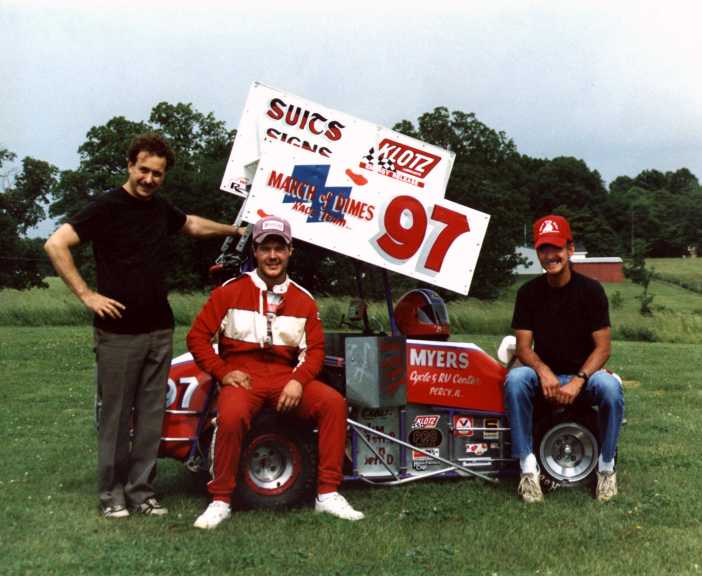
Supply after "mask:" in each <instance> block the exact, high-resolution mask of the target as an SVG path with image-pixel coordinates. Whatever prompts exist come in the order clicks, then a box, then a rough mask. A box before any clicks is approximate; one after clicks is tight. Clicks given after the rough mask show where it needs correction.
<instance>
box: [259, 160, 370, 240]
mask: <svg viewBox="0 0 702 576" xmlns="http://www.w3.org/2000/svg"><path fill="white" fill-rule="evenodd" d="M329 168H330V166H329V165H328V164H315V165H302V166H295V168H294V169H293V173H292V174H285V173H284V172H279V171H277V170H271V171H270V173H269V174H268V179H267V181H266V183H267V185H268V187H269V188H275V189H276V190H280V191H281V192H283V193H284V195H283V203H284V204H292V205H293V206H292V209H293V210H297V211H299V212H302V213H304V214H307V222H330V223H332V224H337V225H339V226H342V227H345V226H346V221H347V218H357V219H360V220H366V221H369V220H372V219H373V217H374V216H375V212H376V206H375V205H373V204H368V203H366V202H363V201H361V200H357V199H356V198H352V197H351V191H352V189H353V187H352V186H327V178H328V176H329ZM347 176H348V174H347ZM354 176H356V175H355V174H354Z"/></svg>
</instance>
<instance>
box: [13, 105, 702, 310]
mask: <svg viewBox="0 0 702 576" xmlns="http://www.w3.org/2000/svg"><path fill="white" fill-rule="evenodd" d="M393 128H394V129H395V130H397V131H399V132H402V133H404V134H407V135H409V136H413V137H415V138H418V139H420V140H423V141H425V142H429V143H431V144H435V145H437V146H441V147H443V148H447V149H449V150H452V151H453V152H455V153H456V160H455V163H454V168H453V172H452V174H451V179H450V181H449V184H448V188H447V192H446V198H447V199H449V200H452V201H455V202H458V203H460V204H464V205H466V206H469V207H471V208H474V209H476V210H481V211H483V212H486V213H488V214H490V215H491V220H490V226H489V227H488V231H487V235H486V238H485V242H484V244H483V248H482V251H481V254H480V258H479V260H478V265H477V268H476V271H475V274H474V277H473V284H472V287H471V296H475V297H478V298H494V297H496V296H497V295H498V294H499V292H500V290H502V289H503V288H505V287H506V286H509V285H510V284H511V283H512V281H513V279H514V278H513V276H512V270H513V268H514V266H515V265H516V264H518V257H517V256H516V254H515V252H514V249H515V247H516V246H517V245H520V244H522V243H524V240H525V236H526V239H527V241H530V236H531V229H530V224H531V222H532V221H533V220H535V219H536V218H537V217H539V216H541V215H543V214H546V213H550V212H553V213H558V214H562V215H564V216H566V217H567V218H569V220H570V222H571V225H572V228H573V234H574V235H575V238H576V242H578V244H582V245H584V247H585V248H586V249H587V251H588V254H589V255H590V256H622V257H628V256H631V255H632V254H634V253H637V254H639V255H641V254H643V255H644V256H647V257H656V256H667V257H674V256H683V255H687V254H688V252H689V251H690V250H696V251H697V252H699V253H702V241H701V240H700V234H699V230H700V229H702V188H701V187H700V183H699V181H698V179H697V177H696V176H695V175H694V174H692V173H691V172H690V171H689V170H688V169H687V168H680V169H678V170H676V171H675V172H660V171H658V170H655V169H651V170H645V171H643V172H641V173H640V174H639V175H637V176H635V177H629V176H619V177H617V178H615V179H614V180H613V181H612V182H611V183H610V185H609V187H608V188H607V187H605V185H604V182H603V180H602V177H601V176H600V174H599V173H598V172H597V170H591V169H590V168H589V167H588V166H587V164H586V163H585V162H584V161H582V160H579V159H577V158H573V157H567V156H562V157H557V158H552V159H541V158H532V157H529V156H527V155H524V154H520V153H519V151H518V149H517V146H516V145H515V143H514V141H513V140H512V139H511V138H509V137H508V136H507V135H506V134H505V133H504V132H501V131H496V130H494V129H492V128H490V127H489V126H487V125H485V124H484V123H482V122H480V121H479V120H478V118H477V117H476V116H475V114H472V113H466V112H461V111H449V110H448V109H447V108H444V107H438V108H435V109H434V110H433V111H431V112H427V113H425V114H422V115H421V116H420V117H419V118H418V119H417V121H416V123H412V122H411V121H408V120H403V121H401V122H399V123H397V124H396V125H395V126H394V127H393ZM146 131H156V132H159V133H161V134H163V135H164V136H165V137H166V138H167V139H168V140H169V142H170V143H171V145H172V147H173V149H174V151H175V153H176V159H177V160H176V165H175V166H174V167H173V168H172V169H171V170H170V171H169V174H168V177H167V178H166V181H165V184H164V185H163V187H162V189H161V191H160V192H159V193H160V194H163V195H164V196H165V197H166V198H168V199H169V200H170V201H171V202H173V203H174V204H175V205H176V206H178V207H180V208H181V209H182V210H184V211H185V212H190V213H195V214H199V215H202V216H205V217H208V218H212V219H215V220H219V221H228V222H231V221H232V220H233V219H234V217H235V215H236V213H237V211H238V209H239V203H240V202H241V200H240V199H238V198H236V197H234V196H232V195H230V194H226V193H223V192H219V191H218V189H219V183H220V181H221V178H222V174H223V173H224V168H225V165H226V162H227V159H228V157H229V151H230V148H231V144H232V142H233V140H234V137H235V135H236V131H235V130H230V129H228V128H227V127H226V125H225V123H224V122H222V121H220V120H217V119H216V118H215V117H214V115H213V114H212V113H209V114H203V113H201V112H199V111H197V110H196V109H195V108H193V106H192V104H183V103H178V104H175V105H173V104H169V103H167V102H160V103H159V104H157V105H156V106H154V108H153V109H152V111H151V114H150V116H149V119H148V120H147V121H132V120H128V119H126V118H124V117H123V116H116V117H114V118H112V119H111V120H109V121H108V122H107V123H106V124H104V125H102V126H95V127H93V128H91V129H90V130H89V131H88V133H87V135H86V140H85V142H84V143H83V144H82V145H81V146H80V147H79V148H78V153H79V158H80V160H79V165H78V167H77V168H76V169H72V170H59V169H58V168H56V167H55V166H52V165H51V164H49V163H47V162H45V161H42V160H37V159H34V158H29V157H27V158H24V159H23V160H22V163H21V167H20V168H19V169H18V171H17V173H16V174H15V175H14V177H12V178H11V177H10V175H9V174H8V173H7V172H3V171H2V170H3V169H5V170H6V167H7V165H8V163H11V162H13V161H14V160H15V156H14V154H13V153H12V152H11V151H9V150H6V149H4V148H2V147H0V177H3V190H2V192H1V193H0V258H1V259H2V267H1V269H0V287H11V288H18V289H23V288H29V287H32V286H41V285H42V279H43V277H44V276H45V275H47V274H48V273H50V272H49V271H50V269H49V268H48V266H47V262H46V259H45V258H44V254H43V251H42V250H41V244H42V240H41V239H28V238H26V237H25V234H26V232H27V230H29V229H30V228H32V227H33V226H35V225H36V224H37V223H38V222H40V221H41V220H43V219H44V218H46V217H47V216H49V217H51V218H55V219H57V220H58V222H64V221H65V220H66V219H68V218H70V217H71V216H72V215H73V214H75V213H76V212H77V211H78V210H80V209H81V208H82V207H83V206H85V204H86V203H87V202H89V201H90V200H92V199H93V198H95V197H96V196H97V195H99V194H101V193H102V192H103V191H105V190H108V189H110V188H113V187H115V186H119V185H121V184H123V183H124V181H125V179H126V151H127V148H128V146H129V143H130V141H131V139H132V138H133V137H134V136H135V135H136V134H140V133H143V132H146ZM45 207H48V208H45ZM525 231H526V234H525ZM219 248H220V242H219V241H218V240H212V241H201V242H192V241H189V240H187V239H185V238H180V237H176V239H175V241H174V242H173V243H172V254H171V261H170V265H171V269H172V273H171V274H170V282H171V287H172V288H175V289H180V290H196V289H201V288H203V287H204V286H205V285H207V283H208V269H209V267H210V265H211V264H212V262H213V261H214V259H215V257H216V256H217V254H218V253H219ZM87 250H89V248H87V247H82V248H81V249H80V250H78V251H77V254H76V261H77V264H78V266H79V268H80V270H81V272H82V273H83V274H85V275H86V277H87V278H88V279H92V278H93V276H94V270H92V269H91V266H92V258H91V257H90V255H89V254H88V252H87ZM301 250H303V253H305V254H306V256H305V258H297V259H293V260H294V262H293V269H292V274H293V276H294V277H296V278H297V279H299V280H300V281H301V282H302V283H303V285H305V286H306V287H308V288H309V289H310V290H312V291H313V292H315V293H318V294H322V293H326V294H341V295H344V294H353V293H355V289H356V288H355V279H354V272H355V270H354V267H356V268H358V267H360V268H361V272H363V271H364V265H363V264H359V263H354V262H352V261H351V260H350V259H349V258H343V257H340V256H338V255H336V254H334V253H331V252H328V251H326V250H324V249H322V248H319V247H317V246H311V245H305V246H304V247H301ZM366 272H369V274H367V275H368V276H369V284H368V287H367V290H368V292H367V295H368V296H377V295H379V294H381V293H382V281H381V280H382V279H381V278H380V277H379V276H378V275H377V274H376V275H373V274H370V270H367V271H366ZM394 285H395V286H396V287H399V288H402V287H409V286H410V285H412V281H411V280H410V279H406V278H404V277H400V276H397V278H396V279H394ZM443 293H444V295H446V296H448V297H451V294H450V293H447V292H443Z"/></svg>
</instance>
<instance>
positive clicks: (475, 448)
mask: <svg viewBox="0 0 702 576" xmlns="http://www.w3.org/2000/svg"><path fill="white" fill-rule="evenodd" d="M487 451H488V446H487V444H486V443H485V442H470V443H468V444H466V454H475V455H476V456H482V455H483V454H485V452H487Z"/></svg>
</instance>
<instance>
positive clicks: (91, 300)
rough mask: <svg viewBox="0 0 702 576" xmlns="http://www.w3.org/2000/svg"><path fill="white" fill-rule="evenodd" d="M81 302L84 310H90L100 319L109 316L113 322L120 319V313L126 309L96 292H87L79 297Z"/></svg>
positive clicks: (119, 303)
mask: <svg viewBox="0 0 702 576" xmlns="http://www.w3.org/2000/svg"><path fill="white" fill-rule="evenodd" d="M81 301H82V302H83V304H84V305H85V307H86V308H88V309H90V310H92V311H93V312H95V314H97V315H98V316H100V318H105V316H109V317H110V318H114V319H115V320H116V319H118V318H121V317H122V311H123V310H126V309H127V307H126V306H125V305H124V304H122V303H121V302H117V300H113V299H112V298H108V297H107V296H103V295H102V294H98V293H97V292H93V291H92V290H91V291H89V292H88V293H87V294H85V295H84V296H81Z"/></svg>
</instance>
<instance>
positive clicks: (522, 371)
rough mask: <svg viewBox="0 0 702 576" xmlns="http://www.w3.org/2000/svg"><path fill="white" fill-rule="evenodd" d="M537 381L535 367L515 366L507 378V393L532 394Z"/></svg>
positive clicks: (513, 395) (514, 395)
mask: <svg viewBox="0 0 702 576" xmlns="http://www.w3.org/2000/svg"><path fill="white" fill-rule="evenodd" d="M536 382H538V377H537V375H536V372H535V371H534V369H533V368H530V367H529V366H520V367H518V368H513V369H512V370H510V371H509V372H508V373H507V377H506V378H505V395H506V396H512V397H516V396H521V395H523V394H530V393H531V392H532V389H533V387H534V384H535V383H536Z"/></svg>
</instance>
